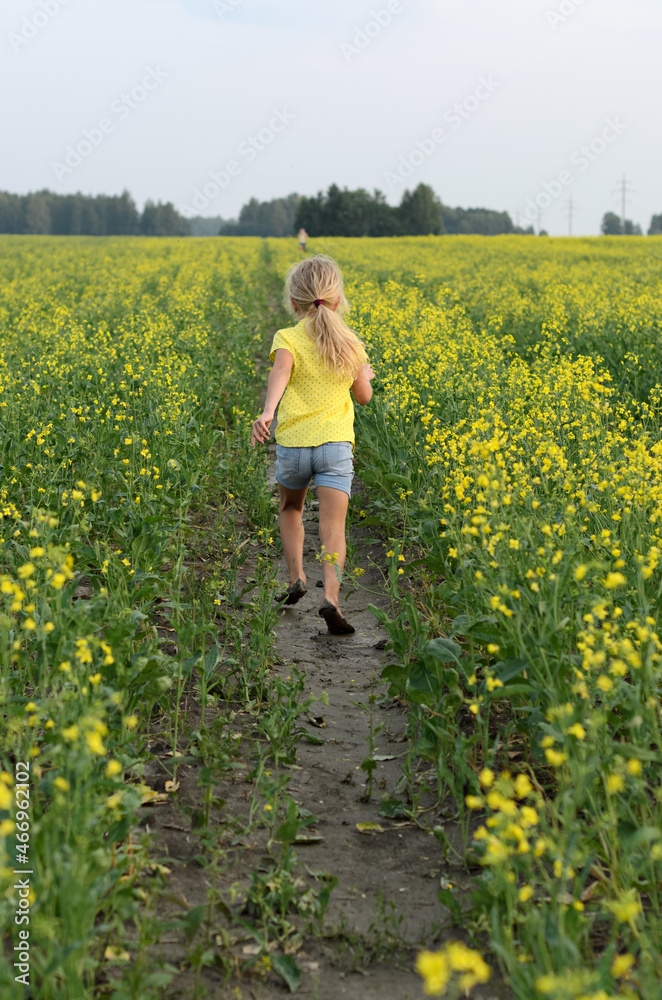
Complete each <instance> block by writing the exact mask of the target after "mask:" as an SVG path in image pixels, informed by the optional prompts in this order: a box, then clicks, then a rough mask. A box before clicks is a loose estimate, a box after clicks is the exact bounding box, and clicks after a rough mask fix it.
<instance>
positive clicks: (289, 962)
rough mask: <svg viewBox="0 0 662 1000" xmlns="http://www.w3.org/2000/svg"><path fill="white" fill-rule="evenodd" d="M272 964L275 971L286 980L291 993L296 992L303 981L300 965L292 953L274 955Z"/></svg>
mask: <svg viewBox="0 0 662 1000" xmlns="http://www.w3.org/2000/svg"><path fill="white" fill-rule="evenodd" d="M271 965H272V968H273V969H274V971H275V972H277V973H278V975H279V976H281V978H282V979H284V980H285V982H286V983H287V986H288V987H289V991H290V993H296V991H297V990H298V989H299V983H300V982H301V973H300V972H299V967H298V965H297V963H296V962H295V961H294V959H293V958H292V956H291V955H272V956H271Z"/></svg>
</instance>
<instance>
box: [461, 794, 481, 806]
mask: <svg viewBox="0 0 662 1000" xmlns="http://www.w3.org/2000/svg"><path fill="white" fill-rule="evenodd" d="M464 801H465V802H466V804H467V806H468V807H469V809H482V807H483V800H482V799H481V798H480V796H479V795H467V797H466V798H465V800H464Z"/></svg>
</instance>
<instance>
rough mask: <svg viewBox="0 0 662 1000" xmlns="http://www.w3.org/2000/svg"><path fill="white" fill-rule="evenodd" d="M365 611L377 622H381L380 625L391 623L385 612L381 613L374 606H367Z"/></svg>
mask: <svg viewBox="0 0 662 1000" xmlns="http://www.w3.org/2000/svg"><path fill="white" fill-rule="evenodd" d="M366 611H369V612H370V614H371V615H373V616H374V617H375V618H376V619H377V621H378V622H381V624H382V625H389V624H390V622H391V619H390V618H389V616H388V615H387V614H386V612H385V611H382V609H381V608H377V607H375V605H374V604H368V606H367V607H366Z"/></svg>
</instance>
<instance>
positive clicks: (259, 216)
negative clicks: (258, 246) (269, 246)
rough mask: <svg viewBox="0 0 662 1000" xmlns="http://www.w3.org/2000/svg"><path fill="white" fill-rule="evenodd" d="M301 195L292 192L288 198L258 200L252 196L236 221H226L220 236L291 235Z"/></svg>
mask: <svg viewBox="0 0 662 1000" xmlns="http://www.w3.org/2000/svg"><path fill="white" fill-rule="evenodd" d="M300 202H301V195H299V194H290V195H288V196H287V197H286V198H272V199H271V201H258V200H257V198H251V200H250V201H249V202H247V203H246V204H245V205H244V206H243V208H242V210H241V212H240V213H239V218H238V220H237V221H236V222H226V223H225V224H224V225H223V226H221V229H220V231H219V235H220V236H291V235H292V233H293V232H294V228H295V219H296V213H297V209H298V207H299V203H300Z"/></svg>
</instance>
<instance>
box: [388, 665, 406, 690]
mask: <svg viewBox="0 0 662 1000" xmlns="http://www.w3.org/2000/svg"><path fill="white" fill-rule="evenodd" d="M382 678H383V679H384V680H385V681H386V683H387V684H389V685H390V687H389V689H388V693H389V695H390V696H391V697H392V698H393V697H395V696H396V695H398V694H401V693H402V692H403V691H404V689H405V687H406V685H407V671H406V670H405V668H404V667H399V666H398V665H397V664H396V663H392V664H390V665H389V666H388V667H384V669H383V670H382Z"/></svg>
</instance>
